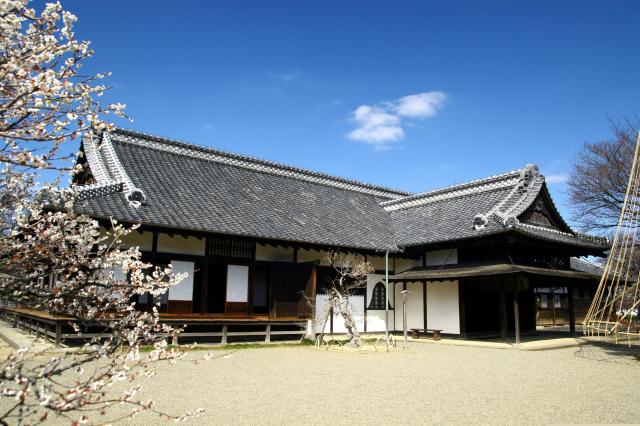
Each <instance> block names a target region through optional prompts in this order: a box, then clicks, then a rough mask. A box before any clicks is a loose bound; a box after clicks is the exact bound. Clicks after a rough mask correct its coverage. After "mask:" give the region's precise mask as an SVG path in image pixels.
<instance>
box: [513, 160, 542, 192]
mask: <svg viewBox="0 0 640 426" xmlns="http://www.w3.org/2000/svg"><path fill="white" fill-rule="evenodd" d="M539 176H540V170H539V169H538V166H536V165H535V164H531V163H529V164H527V165H526V166H525V167H524V168H523V169H522V170H520V181H519V182H518V190H519V191H520V193H523V192H527V191H528V190H529V187H530V186H531V184H532V183H533V182H535V180H536V178H537V177H539Z"/></svg>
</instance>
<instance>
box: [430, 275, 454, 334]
mask: <svg viewBox="0 0 640 426" xmlns="http://www.w3.org/2000/svg"><path fill="white" fill-rule="evenodd" d="M427 328H430V329H440V330H442V332H443V333H450V334H460V304H459V301H458V281H457V280H456V281H434V282H428V283H427Z"/></svg>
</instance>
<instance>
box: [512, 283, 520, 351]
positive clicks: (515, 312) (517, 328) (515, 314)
mask: <svg viewBox="0 0 640 426" xmlns="http://www.w3.org/2000/svg"><path fill="white" fill-rule="evenodd" d="M513 320H514V323H515V333H516V345H517V344H519V343H520V305H519V301H518V290H517V289H516V290H515V291H514V292H513Z"/></svg>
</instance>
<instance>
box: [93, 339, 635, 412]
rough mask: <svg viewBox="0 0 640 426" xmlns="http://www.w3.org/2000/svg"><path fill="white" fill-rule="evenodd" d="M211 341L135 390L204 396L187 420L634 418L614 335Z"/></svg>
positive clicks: (629, 378)
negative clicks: (537, 344)
mask: <svg viewBox="0 0 640 426" xmlns="http://www.w3.org/2000/svg"><path fill="white" fill-rule="evenodd" d="M614 351H615V352H614ZM216 353H218V351H216ZM219 353H220V354H223V353H226V354H228V355H229V356H228V357H222V358H218V359H215V360H212V361H208V362H204V363H201V364H193V363H180V364H179V365H178V366H174V367H166V368H164V367H163V368H161V371H159V373H158V375H157V376H156V377H154V378H152V379H150V380H149V381H147V382H145V383H144V385H143V389H144V391H143V395H144V396H145V397H151V398H153V399H154V400H156V401H157V404H158V407H162V408H164V409H165V410H167V411H169V412H173V413H176V414H177V413H180V412H183V411H185V410H195V409H196V408H198V407H203V408H205V409H206V413H205V415H204V417H203V418H200V419H198V420H195V421H194V420H191V422H192V423H196V424H320V423H338V424H354V423H355V424H365V423H367V424H370V423H374V424H389V423H400V424H409V423H430V424H434V423H445V424H451V423H456V424H470V423H471V424H480V423H482V424H486V423H492V424H514V423H517V424H543V423H635V422H637V421H638V414H639V410H638V395H639V394H638V387H637V384H638V383H640V362H639V361H637V360H636V358H635V357H634V356H633V354H631V353H629V352H627V351H626V350H625V349H624V348H623V347H618V348H617V349H616V348H614V349H610V348H602V347H597V346H583V347H574V348H566V349H555V350H548V351H519V350H513V349H511V350H509V349H507V350H505V349H488V348H477V347H461V346H444V345H437V344H427V343H413V344H412V345H411V346H410V347H409V350H408V351H407V352H404V351H402V350H397V351H396V352H393V353H366V354H358V353H342V352H327V351H322V350H316V349H314V348H311V347H277V348H259V349H242V350H237V351H235V352H230V351H224V352H222V351H220V352H219ZM190 356H194V357H195V356H202V353H192V354H190ZM96 420H97V419H96ZM105 420H106V419H105ZM156 423H161V424H162V423H164V424H169V423H168V422H165V421H159V420H158V419H157V417H155V416H153V415H148V414H145V415H144V416H141V417H136V418H135V419H134V421H133V424H156ZM129 424H131V423H129Z"/></svg>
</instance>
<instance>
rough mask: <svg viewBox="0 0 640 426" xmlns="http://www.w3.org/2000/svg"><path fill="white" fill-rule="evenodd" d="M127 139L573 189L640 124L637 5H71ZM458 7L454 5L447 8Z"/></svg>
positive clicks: (340, 167) (333, 168)
mask: <svg viewBox="0 0 640 426" xmlns="http://www.w3.org/2000/svg"><path fill="white" fill-rule="evenodd" d="M62 3H63V6H64V7H65V8H66V9H68V10H70V11H72V12H74V13H75V14H76V15H77V16H78V17H79V22H78V24H77V27H76V33H77V34H78V36H79V37H80V38H84V39H89V40H92V42H93V47H94V49H95V50H96V55H95V57H94V58H93V60H92V62H91V66H90V67H88V68H89V70H91V71H112V72H113V77H112V78H111V80H110V83H111V84H112V85H113V86H114V88H113V90H112V92H111V93H110V94H109V95H108V97H109V98H110V99H114V100H118V101H120V102H123V103H125V104H127V111H128V113H129V114H130V115H131V116H132V117H133V118H134V120H135V121H134V122H133V123H128V124H126V127H129V128H133V129H136V130H140V131H144V132H148V133H153V134H158V135H163V136H167V137H171V138H177V139H181V140H185V141H190V142H194V143H197V144H201V145H208V146H212V147H215V148H221V149H225V150H231V151H235V152H238V153H242V154H248V155H253V156H257V157H261V158H266V159H270V160H275V161H280V162H285V163H289V164H293V165H297V166H301V167H307V168H311V169H315V170H319V171H323V172H327V173H332V174H336V175H340V176H345V177H349V178H354V179H360V180H364V181H367V182H372V183H377V184H382V185H386V186H391V187H398V188H403V189H407V190H412V191H424V190H429V189H433V188H437V187H440V186H445V185H450V184H453V183H457V182H462V181H465V180H469V179H474V178H480V177H484V176H487V175H492V174H496V173H501V172H504V171H508V170H512V169H515V168H519V167H522V166H524V165H525V164H526V163H529V162H531V163H536V164H538V165H539V166H540V168H541V169H542V171H543V172H544V173H545V174H546V175H547V176H551V179H550V180H551V181H552V182H555V183H552V185H551V190H552V194H553V196H554V198H555V199H556V202H557V203H558V204H559V205H560V207H561V210H562V211H564V212H567V206H566V196H565V195H564V192H565V191H566V185H565V184H564V183H563V182H562V181H563V177H564V176H566V175H567V174H568V173H569V172H570V170H571V164H572V161H573V158H574V155H575V153H576V151H577V150H578V149H579V148H580V146H581V145H582V144H583V143H584V142H585V141H597V140H600V139H603V138H606V137H608V136H609V134H610V131H609V130H610V129H609V122H608V117H611V118H614V119H616V118H620V117H621V116H623V115H626V116H635V115H637V114H638V100H640V85H638V83H637V72H638V71H637V70H638V69H640V66H639V65H640V63H639V61H640V59H639V55H638V52H637V47H638V42H639V41H640V26H639V25H638V22H640V2H637V1H626V2H625V1H616V0H613V1H575V2H570V1H566V2H558V1H536V2H527V3H526V4H525V2H516V1H504V2H499V1H496V2H493V1H473V2H427V1H416V2H410V1H403V2H375V1H362V2H338V1H336V2H331V1H322V2H314V3H312V2H300V1H292V2H276V1H273V2H271V1H270V2H265V1H256V2H245V1H233V2H231V1H229V2H225V3H222V2H205V1H200V2H195V1H194V2H169V1H157V2H151V1H137V2H136V1H126V2H125V1H115V0H112V1H102V2H95V1H82V0H67V1H63V2H62ZM445 3H446V4H445Z"/></svg>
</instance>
